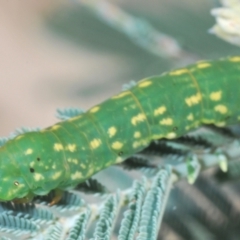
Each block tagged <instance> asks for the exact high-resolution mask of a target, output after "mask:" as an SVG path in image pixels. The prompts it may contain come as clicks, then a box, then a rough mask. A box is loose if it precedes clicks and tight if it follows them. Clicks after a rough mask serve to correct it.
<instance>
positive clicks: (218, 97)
mask: <svg viewBox="0 0 240 240" xmlns="http://www.w3.org/2000/svg"><path fill="white" fill-rule="evenodd" d="M221 98H222V91H218V92H212V93H211V94H210V99H211V100H212V101H219V100H221Z"/></svg>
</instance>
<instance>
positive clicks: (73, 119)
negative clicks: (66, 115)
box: [68, 115, 82, 122]
mask: <svg viewBox="0 0 240 240" xmlns="http://www.w3.org/2000/svg"><path fill="white" fill-rule="evenodd" d="M81 117H82V115H79V116H76V117H72V118H70V119H68V122H73V121H75V120H79V119H80V118H81Z"/></svg>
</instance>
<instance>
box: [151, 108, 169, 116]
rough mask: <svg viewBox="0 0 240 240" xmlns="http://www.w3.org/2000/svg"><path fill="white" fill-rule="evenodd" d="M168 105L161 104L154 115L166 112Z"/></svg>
mask: <svg viewBox="0 0 240 240" xmlns="http://www.w3.org/2000/svg"><path fill="white" fill-rule="evenodd" d="M166 110H167V109H166V107H165V106H161V107H159V108H157V109H155V110H154V116H158V115H161V114H163V113H164V112H166Z"/></svg>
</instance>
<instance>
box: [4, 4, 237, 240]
mask: <svg viewBox="0 0 240 240" xmlns="http://www.w3.org/2000/svg"><path fill="white" fill-rule="evenodd" d="M219 6H220V4H219V2H218V1H214V0H212V1H211V0H210V1H209V0H194V1H192V0H158V1H157V0H148V1H146V0H129V1H123V0H111V1H110V0H109V1H108V2H104V1H101V0H99V1H95V0H88V1H87V0H85V1H84V0H82V1H81V0H75V1H73V0H72V1H63V0H61V1H60V0H51V1H49V0H41V1H37V0H22V1H6V0H2V1H1V8H0V36H1V37H0V116H1V118H0V119H1V124H0V136H8V135H9V133H10V132H12V131H14V129H16V128H19V127H22V126H26V127H47V126H49V125H52V124H54V123H55V122H56V121H57V120H56V118H55V110H56V109H57V108H64V107H79V108H82V109H88V108H89V107H91V106H93V105H95V104H97V103H99V102H101V101H103V100H105V99H107V98H108V97H110V96H111V95H113V94H116V93H117V92H119V91H121V88H122V85H123V84H124V83H128V82H129V81H130V80H136V81H137V80H139V79H141V78H144V77H148V76H151V75H155V74H161V73H162V72H164V71H168V70H170V69H172V68H176V67H181V66H183V65H186V64H190V63H193V62H195V61H197V60H201V59H214V58H219V57H224V56H228V55H236V54H240V49H239V48H237V47H235V46H233V45H230V44H228V43H226V42H224V41H222V40H221V39H219V38H217V37H216V36H214V35H212V34H209V33H208V29H209V28H211V27H212V26H213V25H214V24H215V19H214V18H213V17H212V16H211V15H210V11H211V9H213V8H216V7H219ZM121 174H123V173H119V172H118V177H119V179H120V180H119V181H118V184H117V186H118V187H119V186H120V187H121V183H122V186H126V184H125V183H126V182H128V183H130V182H131V181H132V178H131V177H129V175H127V174H125V173H124V174H123V175H121ZM105 176H106V175H105ZM115 176H116V172H114V171H108V178H106V179H107V180H106V179H105V180H106V181H108V182H109V179H115ZM206 176H208V177H206ZM128 177H129V178H128ZM121 179H124V181H125V182H123V181H121ZM206 185H207V186H208V188H206V187H205V186H206ZM236 186H237V185H236V184H235V185H232V188H229V186H226V185H225V186H222V188H220V187H219V186H218V185H215V184H214V183H213V182H212V179H211V178H210V177H209V175H202V176H201V177H200V178H199V179H198V181H197V183H196V184H195V185H194V187H192V186H190V185H189V184H186V182H180V183H179V184H178V185H177V187H176V188H175V189H174V190H173V193H172V195H171V200H170V201H169V205H168V207H167V208H168V210H169V209H170V211H169V212H170V213H169V214H167V215H166V216H165V218H164V222H163V225H162V230H161V233H160V236H159V237H160V238H159V239H164V240H166V239H168V240H173V239H189V240H190V239H199V240H206V239H221V236H223V238H222V239H239V238H238V236H239V230H236V229H239V227H238V226H239V225H238V224H239V223H240V220H239V212H240V206H239V204H238V202H236V201H234V200H233V199H238V198H239V195H240V190H239V187H236ZM196 189H197V190H196ZM199 193H200V195H199ZM229 196H231V201H230V200H229ZM197 199H198V200H199V201H197ZM217 201H218V202H217ZM229 201H230V202H229ZM200 202H201V203H203V206H202V205H201V204H200ZM217 203H219V205H218V206H221V207H219V208H220V209H221V211H220V212H219V211H218V210H216V209H217V208H214V206H215V204H217ZM233 203H234V205H233ZM236 209H237V210H236ZM234 211H235V213H236V211H237V215H236V214H235V215H234V217H233V218H231V216H232V215H231V214H233V212H234ZM187 212H188V213H187ZM221 214H222V215H221ZM181 216H184V219H185V221H182V218H181ZM226 216H229V218H228V217H226ZM196 219H198V220H196ZM199 219H200V220H199ZM226 219H227V220H226ZM236 219H237V220H236ZM201 221H202V222H201ZM233 221H235V225H234V224H233V225H231V228H229V226H230V225H228V224H230V223H231V224H232V222H233ZM211 224H212V225H211ZM208 227H209V228H208ZM190 229H191V230H190ZM226 229H230V232H231V231H232V236H231V238H230V237H229V238H228V237H227V236H229V231H226ZM203 230H204V231H203ZM199 233H201V234H199ZM235 233H237V234H235ZM224 234H225V235H224Z"/></svg>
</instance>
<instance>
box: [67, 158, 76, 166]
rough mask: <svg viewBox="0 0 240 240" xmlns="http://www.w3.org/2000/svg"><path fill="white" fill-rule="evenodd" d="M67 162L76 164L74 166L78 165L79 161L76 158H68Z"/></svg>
mask: <svg viewBox="0 0 240 240" xmlns="http://www.w3.org/2000/svg"><path fill="white" fill-rule="evenodd" d="M67 161H68V162H69V163H74V164H76V165H78V160H77V159H76V158H68V159H67Z"/></svg>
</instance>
